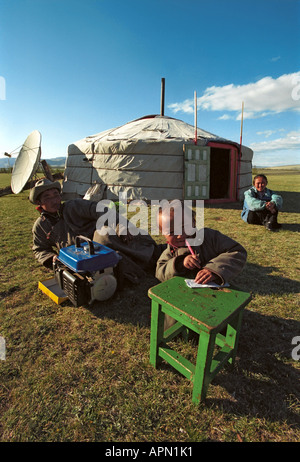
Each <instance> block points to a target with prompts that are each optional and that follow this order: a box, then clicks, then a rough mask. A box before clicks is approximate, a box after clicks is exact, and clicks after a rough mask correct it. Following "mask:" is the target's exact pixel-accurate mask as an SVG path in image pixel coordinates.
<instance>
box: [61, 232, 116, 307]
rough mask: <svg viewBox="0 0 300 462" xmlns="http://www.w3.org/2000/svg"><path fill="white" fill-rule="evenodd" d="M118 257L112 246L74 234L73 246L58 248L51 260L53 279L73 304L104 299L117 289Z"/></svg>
mask: <svg viewBox="0 0 300 462" xmlns="http://www.w3.org/2000/svg"><path fill="white" fill-rule="evenodd" d="M81 241H84V242H83V243H82V242H81ZM120 259H121V257H120V255H119V254H118V253H117V252H115V251H114V250H113V249H110V248H109V247H106V246H104V245H102V244H98V243H97V242H94V241H92V240H91V239H88V238H87V237H84V236H76V239H75V245H71V246H69V247H64V248H63V249H60V251H59V255H58V258H57V259H56V261H55V262H54V263H53V270H54V274H55V279H56V281H57V283H58V285H59V287H60V288H61V289H62V290H63V291H64V293H65V294H66V296H67V297H68V298H69V299H70V301H71V302H72V303H73V305H74V306H75V307H77V306H81V305H86V304H92V303H93V302H94V301H95V300H99V301H104V300H108V299H109V298H110V297H112V295H113V294H114V293H115V291H116V289H117V278H116V276H115V272H114V269H115V267H116V266H117V264H118V262H119V260H120Z"/></svg>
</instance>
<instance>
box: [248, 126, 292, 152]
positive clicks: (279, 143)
mask: <svg viewBox="0 0 300 462" xmlns="http://www.w3.org/2000/svg"><path fill="white" fill-rule="evenodd" d="M249 147H250V148H251V149H252V150H253V151H254V152H267V151H278V150H291V149H294V150H296V149H297V150H300V130H299V131H291V132H289V133H287V135H286V136H285V137H282V138H277V139H275V140H268V141H262V142H258V143H252V144H250V146H249Z"/></svg>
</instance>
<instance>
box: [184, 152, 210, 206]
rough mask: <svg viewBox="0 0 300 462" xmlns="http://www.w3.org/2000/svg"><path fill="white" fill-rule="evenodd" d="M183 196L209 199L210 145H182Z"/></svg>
mask: <svg viewBox="0 0 300 462" xmlns="http://www.w3.org/2000/svg"><path fill="white" fill-rule="evenodd" d="M183 149H184V157H185V161H184V171H185V173H184V198H185V199H209V179H210V149H211V148H210V147H208V146H197V145H184V147H183Z"/></svg>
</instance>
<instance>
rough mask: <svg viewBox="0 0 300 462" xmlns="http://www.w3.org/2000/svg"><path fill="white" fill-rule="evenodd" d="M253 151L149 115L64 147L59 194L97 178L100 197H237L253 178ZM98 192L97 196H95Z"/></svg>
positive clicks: (74, 193)
mask: <svg viewBox="0 0 300 462" xmlns="http://www.w3.org/2000/svg"><path fill="white" fill-rule="evenodd" d="M252 157H253V152H252V150H251V149H249V148H247V147H246V146H242V149H241V150H240V146H239V145H238V144H236V143H234V142H232V141H229V140H226V139H224V138H221V137H218V136H216V135H213V134H212V133H208V132H206V131H204V130H201V129H199V128H198V129H197V143H195V128H194V127H193V126H192V125H189V124H187V123H185V122H183V121H181V120H178V119H174V118H171V117H166V116H163V115H160V116H159V115H150V116H146V117H142V118H140V119H137V120H134V121H132V122H128V123H127V124H125V125H123V126H121V127H117V128H113V129H110V130H106V131H104V132H101V133H99V134H96V135H93V136H88V137H87V138H84V139H82V140H79V141H77V142H75V143H73V144H71V145H69V147H68V155H67V159H66V165H65V172H64V182H63V199H64V200H67V199H72V198H76V197H83V196H84V195H85V193H86V192H87V190H88V189H89V188H91V187H92V186H93V185H95V184H97V185H99V187H100V190H101V197H103V198H107V199H111V200H118V198H119V193H120V192H123V193H124V192H125V193H126V194H127V199H143V200H162V199H167V200H173V199H179V200H183V199H206V200H207V201H209V202H222V201H236V200H242V198H243V192H244V191H245V190H246V189H248V188H249V187H250V186H251V183H252ZM98 197H99V196H98Z"/></svg>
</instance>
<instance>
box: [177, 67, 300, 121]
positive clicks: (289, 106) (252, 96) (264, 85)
mask: <svg viewBox="0 0 300 462" xmlns="http://www.w3.org/2000/svg"><path fill="white" fill-rule="evenodd" d="M243 101H244V108H245V111H244V119H246V118H248V119H250V118H257V117H264V116H266V115H269V114H273V113H279V112H284V111H290V110H294V111H300V72H295V73H292V74H284V75H281V76H280V77H278V78H277V79H273V78H272V77H264V78H262V79H261V80H258V81H257V82H254V83H248V84H245V85H234V84H232V83H231V84H229V85H224V86H222V87H216V86H212V87H208V88H207V89H206V90H205V91H204V93H203V95H202V96H200V97H199V98H197V108H198V109H202V110H209V111H229V112H235V113H236V118H237V119H239V118H240V117H241V110H242V102H243ZM168 107H169V108H170V109H171V110H172V111H173V112H175V113H176V112H179V111H181V112H185V113H193V112H194V100H193V99H186V100H185V101H183V102H181V103H173V104H170V105H169V106H168ZM222 118H224V115H223V116H222Z"/></svg>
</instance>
